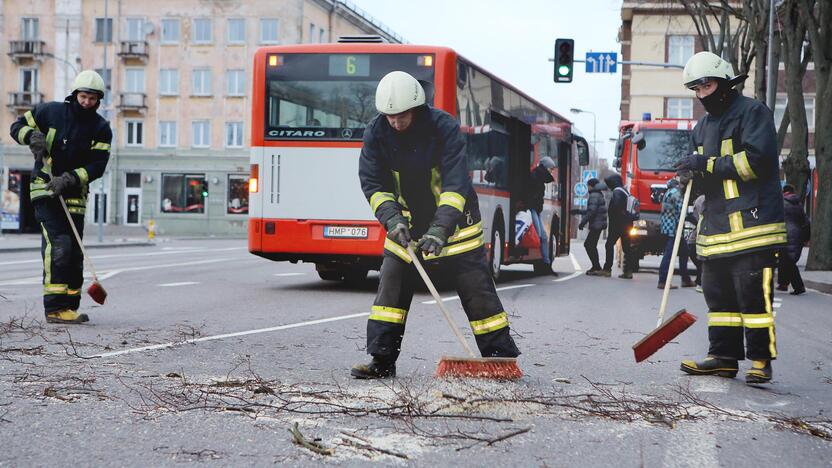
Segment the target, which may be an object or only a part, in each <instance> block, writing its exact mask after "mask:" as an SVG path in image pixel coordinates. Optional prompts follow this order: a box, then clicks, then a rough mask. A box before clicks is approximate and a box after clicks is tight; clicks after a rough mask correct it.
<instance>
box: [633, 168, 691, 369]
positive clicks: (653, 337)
mask: <svg viewBox="0 0 832 468" xmlns="http://www.w3.org/2000/svg"><path fill="white" fill-rule="evenodd" d="M691 187H693V182H688V184H687V188H685V198H684V200H683V201H682V212H681V214H680V216H679V224H678V226H676V238H675V239H674V240H673V253H672V254H671V256H670V271H668V272H667V279H666V280H665V283H664V293H663V294H662V302H661V306H659V321H658V323H656V327H657V328H656V329H655V330H653V331H652V332H650V334H649V335H647V336H645V337H644V338H642V339H641V341H639V342H638V343H636V344H635V345H633V351H634V352H635V355H636V362H641V361H643V360H645V359H647V358H649V357H650V356H652V355H653V353H655V352H656V351H658V350H659V349H661V347H662V346H664V345H666V344H667V343H669V342H670V341H671V340H673V339H674V338H676V337H677V336H679V335H680V334H681V333H682V332H683V331H685V330H687V328H688V327H689V326H691V325H693V323H694V322H696V316H695V315H692V314H690V313H688V311H687V310H685V309H682V310H680V311H679V312H676V313H675V314H673V316H672V317H670V318H669V319H668V320H667V321H666V322H664V323H662V320H663V319H664V311H665V309H666V308H667V298H668V295H669V294H670V283H671V282H672V281H673V273H674V271H675V269H676V254H677V253H679V242H680V241H681V239H682V231H683V230H684V227H685V214H686V213H687V211H688V201H690V190H691Z"/></svg>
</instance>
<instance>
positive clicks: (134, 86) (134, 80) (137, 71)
mask: <svg viewBox="0 0 832 468" xmlns="http://www.w3.org/2000/svg"><path fill="white" fill-rule="evenodd" d="M124 90H125V91H126V92H128V93H144V68H128V69H127V70H126V73H125V83H124Z"/></svg>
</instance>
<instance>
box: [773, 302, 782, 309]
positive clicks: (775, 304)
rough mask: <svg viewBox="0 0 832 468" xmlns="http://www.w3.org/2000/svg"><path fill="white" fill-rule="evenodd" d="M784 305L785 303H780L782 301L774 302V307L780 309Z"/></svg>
mask: <svg viewBox="0 0 832 468" xmlns="http://www.w3.org/2000/svg"><path fill="white" fill-rule="evenodd" d="M782 305H783V304H782V303H780V302H775V303H774V308H775V309H778V308H780V306H782Z"/></svg>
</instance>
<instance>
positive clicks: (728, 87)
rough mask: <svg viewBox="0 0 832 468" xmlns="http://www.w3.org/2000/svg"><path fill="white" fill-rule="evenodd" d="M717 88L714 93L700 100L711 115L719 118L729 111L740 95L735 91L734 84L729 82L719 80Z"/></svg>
mask: <svg viewBox="0 0 832 468" xmlns="http://www.w3.org/2000/svg"><path fill="white" fill-rule="evenodd" d="M716 81H717V88H716V91H714V92H713V93H711V94H709V95H707V96H705V97H703V98H700V99H699V102H701V103H702V105H703V106H704V107H705V110H706V111H708V113H709V114H711V115H713V116H715V117H719V116H721V115H722V114H724V113H725V111H726V110H728V107H729V106H730V105H731V103H732V102H734V99H735V98H736V97H737V95H738V94H739V93H737V90H735V89H734V83H732V82H731V81H728V80H723V79H717V80H716Z"/></svg>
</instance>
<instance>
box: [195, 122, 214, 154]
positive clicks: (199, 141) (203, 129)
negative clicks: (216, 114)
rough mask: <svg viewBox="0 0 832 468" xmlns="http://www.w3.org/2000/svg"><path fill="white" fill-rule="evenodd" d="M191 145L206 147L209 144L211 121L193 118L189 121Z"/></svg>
mask: <svg viewBox="0 0 832 468" xmlns="http://www.w3.org/2000/svg"><path fill="white" fill-rule="evenodd" d="M191 135H192V136H191V138H192V140H191V146H193V147H194V148H208V147H209V146H211V122H209V121H208V120H194V121H193V122H191Z"/></svg>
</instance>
